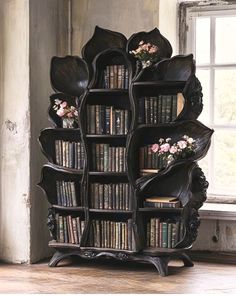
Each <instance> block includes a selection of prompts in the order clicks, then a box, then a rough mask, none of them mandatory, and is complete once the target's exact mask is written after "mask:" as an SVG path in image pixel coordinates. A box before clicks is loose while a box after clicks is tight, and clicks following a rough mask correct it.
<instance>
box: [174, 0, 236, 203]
mask: <svg viewBox="0 0 236 296" xmlns="http://www.w3.org/2000/svg"><path fill="white" fill-rule="evenodd" d="M204 2H205V3H204ZM213 2H218V3H215V4H214V3H213ZM219 2H225V1H197V2H196V1H192V2H186V3H184V2H183V3H181V4H180V10H179V12H180V19H179V20H180V22H179V30H180V35H179V36H180V38H179V48H180V53H182V54H188V53H190V52H191V53H193V54H194V56H196V44H195V40H196V38H195V24H196V22H195V20H196V18H199V17H210V22H211V26H210V28H211V30H210V53H211V54H210V63H208V64H200V65H197V67H196V68H197V69H208V70H209V71H210V92H209V113H210V114H209V115H210V116H209V117H210V118H209V126H210V127H211V128H213V129H233V130H235V131H236V125H233V124H232V125H219V124H214V112H213V110H214V83H215V76H214V69H217V68H218V69H223V68H227V69H229V68H234V69H236V63H231V64H215V63H214V61H215V19H216V17H220V16H222V17H223V16H224V17H225V16H230V15H236V1H227V3H226V2H225V3H223V4H222V5H221V4H219ZM199 3H201V4H202V5H199ZM210 3H211V5H209V4H210ZM203 99H204V96H203ZM203 103H204V102H203ZM212 145H214V140H213V141H212ZM209 156H210V157H209V163H208V165H209V170H210V171H211V172H212V171H213V169H214V159H213V158H214V154H213V153H209ZM212 180H213V174H209V176H208V181H209V183H210V184H211V183H212V184H213V182H212ZM207 201H208V202H220V203H236V193H235V196H233V195H231V196H230V195H220V194H217V195H216V194H214V195H213V194H208V199H207Z"/></svg>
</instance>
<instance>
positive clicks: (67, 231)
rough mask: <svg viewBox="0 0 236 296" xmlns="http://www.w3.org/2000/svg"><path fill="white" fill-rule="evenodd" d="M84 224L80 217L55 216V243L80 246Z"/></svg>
mask: <svg viewBox="0 0 236 296" xmlns="http://www.w3.org/2000/svg"><path fill="white" fill-rule="evenodd" d="M84 225H85V222H84V221H83V220H81V218H80V217H72V216H71V215H67V216H63V215H59V214H58V213H57V214H56V229H57V241H58V242H60V243H71V244H80V241H81V237H82V233H83V231H84Z"/></svg>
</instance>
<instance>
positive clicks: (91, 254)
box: [49, 249, 194, 276]
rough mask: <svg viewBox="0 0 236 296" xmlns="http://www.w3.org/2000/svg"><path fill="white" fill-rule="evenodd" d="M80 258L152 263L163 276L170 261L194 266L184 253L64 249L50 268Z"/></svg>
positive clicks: (51, 262)
mask: <svg viewBox="0 0 236 296" xmlns="http://www.w3.org/2000/svg"><path fill="white" fill-rule="evenodd" d="M71 256H79V257H81V258H85V259H98V258H100V257H107V258H114V259H116V260H120V261H134V262H140V263H151V264H153V265H154V266H155V267H156V269H157V271H158V273H159V274H160V275H161V276H167V275H168V263H169V261H170V260H173V259H179V260H182V261H183V263H184V266H185V267H192V266H193V265H194V264H193V262H192V261H191V259H190V258H189V256H188V255H187V254H186V253H185V252H184V251H176V252H172V253H166V254H164V253H162V254H161V255H158V254H155V255H148V254H145V252H140V253H132V254H131V253H130V254H128V253H125V252H120V251H118V252H108V251H94V250H91V249H88V250H69V249H62V250H57V251H56V253H55V254H54V255H53V257H52V258H51V260H50V262H49V266H50V267H55V266H57V264H58V263H59V262H60V261H61V260H63V259H65V258H68V257H71Z"/></svg>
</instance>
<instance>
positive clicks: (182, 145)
mask: <svg viewBox="0 0 236 296" xmlns="http://www.w3.org/2000/svg"><path fill="white" fill-rule="evenodd" d="M177 145H178V146H179V148H180V149H185V148H186V147H187V142H186V141H179V142H177Z"/></svg>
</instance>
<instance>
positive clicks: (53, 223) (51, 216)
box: [47, 208, 57, 240]
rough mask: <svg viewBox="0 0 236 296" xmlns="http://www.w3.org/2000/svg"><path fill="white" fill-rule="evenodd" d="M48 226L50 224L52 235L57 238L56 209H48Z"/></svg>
mask: <svg viewBox="0 0 236 296" xmlns="http://www.w3.org/2000/svg"><path fill="white" fill-rule="evenodd" d="M47 226H48V229H49V232H50V235H51V237H52V238H53V239H55V240H56V238H57V229H56V218H55V211H54V210H53V208H49V209H48V217H47Z"/></svg>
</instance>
